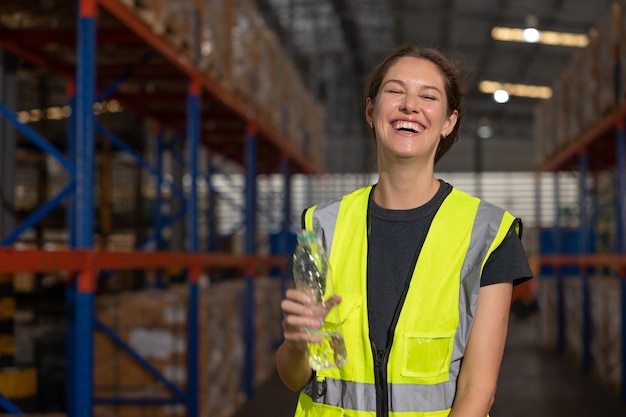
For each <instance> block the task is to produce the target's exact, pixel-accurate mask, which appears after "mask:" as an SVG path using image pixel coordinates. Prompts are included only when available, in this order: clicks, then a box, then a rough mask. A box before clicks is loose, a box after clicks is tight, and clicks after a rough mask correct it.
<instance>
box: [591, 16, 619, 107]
mask: <svg viewBox="0 0 626 417" xmlns="http://www.w3.org/2000/svg"><path fill="white" fill-rule="evenodd" d="M611 22H612V19H611V15H610V13H609V14H606V15H604V16H603V17H602V18H601V19H600V20H599V21H598V24H597V25H596V27H597V28H598V38H599V42H598V106H599V107H598V112H599V114H598V116H599V118H603V117H605V116H607V115H608V114H610V113H611V112H612V111H613V110H614V109H615V82H614V80H615V76H614V74H615V58H614V57H613V51H612V39H613V28H612V25H611Z"/></svg>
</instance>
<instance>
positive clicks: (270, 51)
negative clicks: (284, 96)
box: [255, 27, 283, 131]
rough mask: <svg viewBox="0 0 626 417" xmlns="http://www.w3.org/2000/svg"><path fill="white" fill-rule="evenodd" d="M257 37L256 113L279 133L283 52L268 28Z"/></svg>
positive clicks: (263, 29) (277, 40) (276, 38)
mask: <svg viewBox="0 0 626 417" xmlns="http://www.w3.org/2000/svg"><path fill="white" fill-rule="evenodd" d="M259 37H260V42H259V48H260V53H259V57H260V59H259V68H258V71H259V88H258V89H257V98H256V100H255V101H256V103H257V113H258V115H259V119H261V120H263V121H264V122H266V123H268V124H270V125H271V126H272V127H274V129H276V131H279V130H280V120H281V116H280V97H281V87H282V83H281V81H280V80H281V79H282V65H281V64H282V60H283V51H282V49H281V46H280V40H279V39H278V36H277V35H276V34H275V33H274V32H272V31H271V30H270V29H269V28H267V27H265V28H262V29H261V31H260V33H259Z"/></svg>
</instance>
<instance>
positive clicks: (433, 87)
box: [277, 45, 532, 417]
mask: <svg viewBox="0 0 626 417" xmlns="http://www.w3.org/2000/svg"><path fill="white" fill-rule="evenodd" d="M462 99H463V95H462V91H461V85H460V74H459V71H458V68H457V67H456V66H455V65H454V64H453V62H452V61H451V60H450V59H449V58H447V57H446V56H445V55H444V54H443V53H442V52H440V51H438V50H436V49H431V48H420V47H418V46H415V45H408V46H405V47H401V48H398V49H395V50H394V51H392V52H391V53H390V54H388V55H387V56H386V57H384V58H383V59H382V61H381V62H380V63H379V64H378V65H377V66H376V67H375V68H374V70H373V71H372V73H371V75H370V77H369V79H368V81H367V83H366V85H365V103H364V104H365V119H366V122H367V125H368V126H369V128H370V130H371V132H372V134H373V136H374V139H375V142H376V151H377V158H378V174H379V176H378V182H377V183H376V184H373V185H371V186H368V187H365V188H362V189H359V190H356V191H354V192H352V193H350V194H348V195H345V196H343V197H341V198H339V199H337V200H334V201H328V202H324V203H321V204H318V205H316V206H313V207H311V208H309V209H307V210H305V212H304V213H303V216H302V222H303V223H302V226H303V227H304V228H306V229H310V230H315V231H316V232H317V235H318V236H319V237H320V238H321V239H322V240H323V241H322V243H323V244H324V246H325V247H326V249H327V251H328V252H329V257H330V263H331V267H332V270H333V275H334V281H335V288H334V292H335V293H336V294H339V295H340V296H341V303H340V305H339V308H340V311H341V316H342V318H343V319H344V322H343V331H344V337H345V344H346V349H347V356H348V362H347V363H346V365H344V366H343V367H341V368H335V369H327V370H320V371H313V370H312V369H311V368H310V367H309V364H308V361H307V349H306V346H307V342H315V339H314V338H313V336H311V335H309V334H308V333H307V332H306V331H305V330H304V329H306V328H311V327H315V326H319V322H318V321H317V320H314V319H313V317H312V312H311V309H310V307H309V305H310V302H311V300H310V299H308V297H307V296H306V294H304V293H302V292H299V291H297V290H295V289H290V290H288V291H287V293H286V295H285V298H284V299H283V301H282V302H281V308H282V311H283V314H284V319H283V335H284V342H283V343H282V345H281V346H280V348H279V350H278V353H277V368H278V373H279V375H280V377H281V379H282V381H283V382H284V384H285V385H286V386H287V387H289V388H290V389H292V390H297V391H300V396H299V401H298V405H297V409H296V413H295V415H296V416H298V417H299V416H311V417H314V416H315V417H317V416H320V417H321V416H358V417H387V416H406V417H418V416H419V417H430V416H433V417H434V416H437V417H439V416H452V417H485V416H487V415H488V413H489V410H490V408H491V406H492V404H493V401H494V396H495V391H496V384H497V379H498V374H499V371H500V364H501V360H502V355H503V351H504V347H505V340H506V333H507V327H508V320H509V309H510V305H511V293H512V288H513V286H514V285H516V284H518V283H521V282H523V281H525V280H527V279H530V278H531V277H532V272H531V270H530V267H529V265H528V261H527V256H526V253H525V250H524V248H523V246H522V243H521V239H520V238H521V232H522V223H521V220H520V219H518V218H516V217H515V216H513V215H512V214H510V213H508V212H507V211H505V210H503V209H501V208H499V207H497V206H494V205H492V204H490V203H488V202H485V201H483V200H481V199H479V198H476V197H473V196H470V195H468V194H466V193H464V192H462V191H460V190H458V189H456V188H454V187H453V186H452V185H450V184H448V183H446V182H445V181H443V180H441V179H438V178H436V177H435V175H434V166H435V163H436V162H437V161H439V159H440V158H441V157H442V156H444V154H445V153H446V152H447V151H448V150H449V149H450V147H451V146H452V145H453V144H454V143H455V142H456V141H457V138H458V132H459V126H460V123H461V119H462V117H461V116H462ZM287 272H288V273H289V272H290V270H289V268H287Z"/></svg>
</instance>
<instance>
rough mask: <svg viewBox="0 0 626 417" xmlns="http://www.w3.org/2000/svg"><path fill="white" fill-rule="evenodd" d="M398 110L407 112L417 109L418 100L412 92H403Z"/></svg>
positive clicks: (416, 110)
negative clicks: (402, 98)
mask: <svg viewBox="0 0 626 417" xmlns="http://www.w3.org/2000/svg"><path fill="white" fill-rule="evenodd" d="M400 110H402V111H405V112H407V113H413V112H418V111H419V100H418V99H417V97H415V96H413V95H412V94H405V95H404V100H402V103H401V104H400Z"/></svg>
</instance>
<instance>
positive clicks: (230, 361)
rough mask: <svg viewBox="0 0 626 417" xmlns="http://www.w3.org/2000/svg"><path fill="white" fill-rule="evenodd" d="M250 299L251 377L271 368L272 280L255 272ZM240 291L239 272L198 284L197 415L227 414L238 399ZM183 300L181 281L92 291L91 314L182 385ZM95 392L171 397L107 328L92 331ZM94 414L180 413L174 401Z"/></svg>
mask: <svg viewBox="0 0 626 417" xmlns="http://www.w3.org/2000/svg"><path fill="white" fill-rule="evenodd" d="M255 283H256V287H257V298H256V301H255V305H254V306H252V307H253V308H255V311H254V317H255V320H256V322H255V346H256V351H255V359H256V360H255V364H256V367H255V375H256V378H255V382H256V383H259V382H261V381H263V380H264V379H265V378H266V377H267V376H268V375H269V374H271V372H272V371H273V370H274V352H275V346H274V343H275V341H276V340H277V337H279V335H280V319H279V317H277V314H278V311H279V303H280V301H279V300H280V296H281V294H280V286H279V285H278V283H277V282H275V281H273V280H269V279H261V278H259V279H257V280H256V281H255ZM244 291H245V284H244V282H243V281H242V280H231V281H225V282H223V283H218V284H215V285H211V286H208V287H206V288H203V289H201V293H200V297H199V306H198V316H199V330H198V331H199V334H198V340H199V363H198V367H199V387H198V389H199V402H200V410H201V412H200V415H201V416H204V417H216V416H227V415H230V414H232V413H233V412H234V410H236V409H237V407H238V406H239V405H240V404H241V402H242V401H243V399H244V395H243V392H242V386H243V384H242V378H243V367H244V356H245V342H244V340H243V334H244V333H243V328H244V318H243V312H244V310H243V309H244V304H243V303H244V300H245V297H244ZM187 300H188V288H187V286H185V285H181V286H175V287H171V288H168V289H167V290H158V291H157V290H150V291H143V292H126V293H122V294H120V295H116V296H100V297H98V298H97V299H96V316H97V317H98V318H99V319H100V320H101V321H102V322H103V323H104V324H105V325H107V326H109V327H110V328H112V329H113V330H114V331H115V332H116V334H118V335H119V336H120V337H121V338H122V339H123V340H124V341H125V342H126V343H127V344H128V345H130V346H131V347H132V348H133V349H135V350H136V351H137V352H138V353H139V354H140V355H141V356H142V357H144V358H145V359H146V360H148V361H149V362H150V363H151V364H152V365H153V366H154V367H155V368H156V369H157V370H159V371H160V372H161V373H162V374H163V375H164V376H165V377H166V378H168V379H169V380H171V381H172V382H173V383H175V384H176V385H177V386H179V387H181V389H182V390H184V386H185V383H186V378H187V372H186V371H187V368H186V363H187V362H186V361H187V357H186V352H187V346H186V342H187V336H186V329H187V327H186V326H187ZM94 346H95V352H94V381H95V385H94V386H95V395H96V397H99V396H100V397H102V396H108V397H111V396H123V397H127V396H130V397H156V398H171V397H172V395H171V393H170V392H169V391H168V390H167V388H166V387H165V386H164V385H163V384H162V383H160V382H159V381H157V380H156V379H155V378H154V377H152V376H151V375H150V374H149V373H148V372H147V371H145V369H144V368H143V367H141V366H140V365H139V364H138V363H137V362H136V361H135V360H134V359H132V358H130V357H129V356H128V355H127V354H126V353H125V352H123V351H121V350H119V349H118V348H117V347H116V346H115V345H114V344H113V342H112V341H111V340H110V339H109V338H108V336H106V335H104V334H103V333H100V332H97V333H96V335H95V343H94ZM94 414H95V415H96V416H102V417H105V416H113V415H117V416H122V417H126V416H134V415H148V414H149V415H154V416H166V415H169V416H175V415H181V416H182V415H185V408H184V407H181V406H175V407H172V406H169V407H168V406H159V405H151V406H147V407H146V406H141V407H139V406H118V407H114V406H97V407H96V408H95V413H94Z"/></svg>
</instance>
